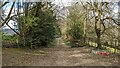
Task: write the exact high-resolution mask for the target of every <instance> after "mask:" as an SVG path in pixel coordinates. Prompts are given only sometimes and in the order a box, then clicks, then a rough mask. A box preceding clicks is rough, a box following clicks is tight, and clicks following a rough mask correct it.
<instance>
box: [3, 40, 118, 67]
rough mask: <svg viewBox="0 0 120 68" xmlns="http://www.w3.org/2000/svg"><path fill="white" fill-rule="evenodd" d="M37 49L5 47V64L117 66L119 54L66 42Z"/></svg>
mask: <svg viewBox="0 0 120 68" xmlns="http://www.w3.org/2000/svg"><path fill="white" fill-rule="evenodd" d="M59 43H61V44H60V45H57V46H56V47H54V48H43V49H36V50H29V49H28V50H26V49H15V48H5V49H3V66H116V65H119V64H118V58H117V56H116V57H115V56H100V55H96V54H93V53H91V48H85V47H81V48H70V47H68V46H66V45H65V44H64V43H62V42H59Z"/></svg>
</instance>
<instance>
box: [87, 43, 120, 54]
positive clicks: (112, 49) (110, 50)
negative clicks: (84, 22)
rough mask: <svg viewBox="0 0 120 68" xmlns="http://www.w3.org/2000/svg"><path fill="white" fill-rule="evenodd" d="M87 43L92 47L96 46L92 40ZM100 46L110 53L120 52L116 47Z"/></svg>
mask: <svg viewBox="0 0 120 68" xmlns="http://www.w3.org/2000/svg"><path fill="white" fill-rule="evenodd" d="M89 44H90V46H92V47H97V45H96V43H94V42H90V43H89ZM102 48H104V49H105V50H107V51H109V52H110V53H117V54H120V50H118V49H115V48H111V47H108V46H105V45H102Z"/></svg>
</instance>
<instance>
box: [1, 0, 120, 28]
mask: <svg viewBox="0 0 120 68" xmlns="http://www.w3.org/2000/svg"><path fill="white" fill-rule="evenodd" d="M5 1H9V2H10V3H8V4H7V5H6V6H4V7H3V8H2V9H6V10H5V14H6V15H8V13H9V11H10V8H11V6H12V3H13V1H14V0H3V2H5ZM23 1H26V0H23ZM30 1H32V2H34V1H37V2H40V1H41V0H30ZM47 1H50V0H47ZM52 1H54V2H53V3H55V4H57V5H60V6H70V5H71V4H70V3H71V2H72V1H74V2H76V1H77V2H78V1H80V0H52ZM82 1H86V0H82ZM87 1H88V0H87ZM100 1H102V0H100ZM104 1H115V2H117V1H119V0H104ZM21 4H22V3H21ZM16 9H17V8H16V7H15V8H14V10H16ZM14 10H13V11H12V14H11V16H12V15H14V14H15V13H14ZM114 11H115V12H118V9H115V10H114ZM12 22H13V21H10V22H9V25H10V26H11V27H13V25H12V24H11V23H12ZM6 28H9V27H6Z"/></svg>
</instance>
